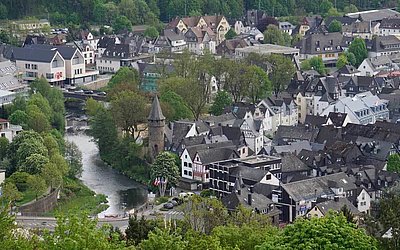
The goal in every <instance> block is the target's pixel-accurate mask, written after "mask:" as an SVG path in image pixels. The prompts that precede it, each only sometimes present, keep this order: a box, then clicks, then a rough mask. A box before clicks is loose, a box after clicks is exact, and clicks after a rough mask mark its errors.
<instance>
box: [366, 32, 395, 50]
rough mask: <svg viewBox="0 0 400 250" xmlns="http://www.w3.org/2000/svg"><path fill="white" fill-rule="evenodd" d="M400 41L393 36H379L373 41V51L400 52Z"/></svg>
mask: <svg viewBox="0 0 400 250" xmlns="http://www.w3.org/2000/svg"><path fill="white" fill-rule="evenodd" d="M399 45H400V40H399V39H398V38H397V37H396V36H393V35H390V36H377V37H375V38H374V39H373V40H372V47H371V51H374V52H384V51H393V50H395V51H396V50H399V47H398V46H399Z"/></svg>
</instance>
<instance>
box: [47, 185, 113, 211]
mask: <svg viewBox="0 0 400 250" xmlns="http://www.w3.org/2000/svg"><path fill="white" fill-rule="evenodd" d="M106 203H107V199H106V196H105V195H103V194H97V195H96V193H95V192H93V191H92V190H90V189H89V188H88V187H87V186H85V185H84V184H83V183H82V182H81V181H80V180H73V179H65V180H64V188H63V189H62V192H61V195H60V200H59V202H58V205H57V207H56V208H55V209H54V210H53V211H50V212H49V213H48V215H49V216H50V215H54V214H57V213H61V214H69V213H72V214H74V213H82V212H86V213H88V214H89V215H96V214H98V213H100V212H102V211H104V210H106V209H107V208H108V205H107V204H106Z"/></svg>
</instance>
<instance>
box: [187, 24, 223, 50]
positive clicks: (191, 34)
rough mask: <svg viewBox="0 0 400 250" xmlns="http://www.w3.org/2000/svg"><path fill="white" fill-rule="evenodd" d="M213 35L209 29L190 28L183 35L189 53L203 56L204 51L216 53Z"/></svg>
mask: <svg viewBox="0 0 400 250" xmlns="http://www.w3.org/2000/svg"><path fill="white" fill-rule="evenodd" d="M215 40H216V37H215V33H214V32H213V31H212V30H211V29H210V28H209V27H204V28H202V27H191V28H189V29H188V31H186V33H185V41H186V43H187V46H188V49H189V51H190V52H192V53H195V54H197V55H203V54H204V52H205V51H208V52H210V53H211V54H215V53H216V41H215Z"/></svg>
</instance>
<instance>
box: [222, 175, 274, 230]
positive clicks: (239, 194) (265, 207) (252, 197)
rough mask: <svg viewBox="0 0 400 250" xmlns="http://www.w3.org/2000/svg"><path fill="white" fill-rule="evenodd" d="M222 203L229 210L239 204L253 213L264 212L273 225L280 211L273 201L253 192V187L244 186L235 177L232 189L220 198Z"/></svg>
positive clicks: (231, 210)
mask: <svg viewBox="0 0 400 250" xmlns="http://www.w3.org/2000/svg"><path fill="white" fill-rule="evenodd" d="M221 201H222V204H223V205H224V206H225V207H226V208H227V209H228V211H230V212H234V211H236V209H237V208H238V207H239V205H242V206H243V207H245V208H247V209H250V210H251V211H253V212H254V213H258V214H264V215H266V216H268V217H269V218H270V219H271V223H272V224H273V225H278V223H279V214H280V213H281V211H280V210H279V209H277V208H276V206H275V204H274V202H273V201H272V200H271V199H269V198H267V197H266V196H264V195H262V194H259V193H256V192H254V187H253V186H250V187H246V186H245V185H244V184H240V181H239V180H238V179H236V183H235V187H234V191H233V192H232V193H230V194H228V195H226V196H224V197H222V199H221Z"/></svg>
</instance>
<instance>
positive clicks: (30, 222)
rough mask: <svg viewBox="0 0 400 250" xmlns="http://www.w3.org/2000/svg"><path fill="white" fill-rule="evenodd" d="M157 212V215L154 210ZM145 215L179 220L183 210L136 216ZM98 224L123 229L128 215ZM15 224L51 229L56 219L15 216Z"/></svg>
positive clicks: (145, 215) (152, 211) (146, 213)
mask: <svg viewBox="0 0 400 250" xmlns="http://www.w3.org/2000/svg"><path fill="white" fill-rule="evenodd" d="M155 211H156V212H157V215H155V214H154V212H155ZM142 215H143V216H144V217H146V219H155V218H160V217H161V218H164V219H165V220H167V221H168V220H181V219H183V217H184V214H183V212H180V211H176V210H170V211H159V210H155V209H154V210H153V209H151V210H148V211H145V212H143V213H140V212H139V213H138V217H139V218H140V217H141V216H142ZM97 220H98V226H102V225H104V224H110V225H112V226H113V227H118V228H120V229H121V230H125V229H126V228H127V227H128V220H129V218H128V217H125V218H98V219H97ZM16 222H17V225H18V226H20V227H22V228H26V229H48V230H50V231H53V230H54V229H55V227H56V225H57V220H56V218H54V217H28V216H17V218H16Z"/></svg>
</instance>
